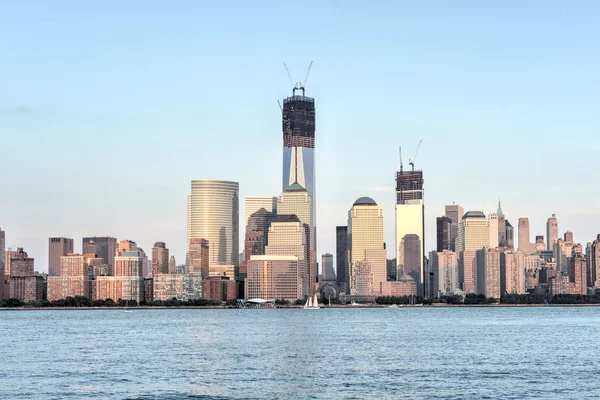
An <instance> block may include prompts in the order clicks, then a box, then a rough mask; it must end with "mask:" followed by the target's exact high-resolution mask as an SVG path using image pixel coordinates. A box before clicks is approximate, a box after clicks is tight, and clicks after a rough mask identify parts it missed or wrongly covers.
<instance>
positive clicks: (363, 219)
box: [348, 197, 387, 296]
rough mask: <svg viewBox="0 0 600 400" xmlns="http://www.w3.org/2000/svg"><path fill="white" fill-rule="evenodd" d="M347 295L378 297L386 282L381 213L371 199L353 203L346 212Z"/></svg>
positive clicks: (367, 198)
mask: <svg viewBox="0 0 600 400" xmlns="http://www.w3.org/2000/svg"><path fill="white" fill-rule="evenodd" d="M348 254H349V259H348V265H349V267H350V268H349V269H350V294H353V295H362V296H378V295H380V294H381V284H382V283H383V282H386V281H387V266H386V262H387V252H386V250H385V244H384V241H383V211H382V210H381V207H379V206H378V205H377V203H375V201H374V200H373V199H371V198H370V197H361V198H359V199H358V200H356V201H355V202H354V204H353V206H352V208H351V209H350V211H348Z"/></svg>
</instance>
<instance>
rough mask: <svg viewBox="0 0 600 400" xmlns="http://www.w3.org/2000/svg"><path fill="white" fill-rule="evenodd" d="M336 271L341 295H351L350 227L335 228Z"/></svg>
mask: <svg viewBox="0 0 600 400" xmlns="http://www.w3.org/2000/svg"><path fill="white" fill-rule="evenodd" d="M335 269H336V278H337V285H338V287H339V288H340V293H346V294H349V293H350V274H349V271H348V227H347V226H336V227H335Z"/></svg>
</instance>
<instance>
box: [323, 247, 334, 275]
mask: <svg viewBox="0 0 600 400" xmlns="http://www.w3.org/2000/svg"><path fill="white" fill-rule="evenodd" d="M321 268H322V272H321V274H322V275H323V280H325V281H335V271H334V270H333V254H330V253H325V254H323V255H321Z"/></svg>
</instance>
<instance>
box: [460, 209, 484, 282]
mask: <svg viewBox="0 0 600 400" xmlns="http://www.w3.org/2000/svg"><path fill="white" fill-rule="evenodd" d="M489 245H490V232H489V225H488V221H487V219H486V217H485V214H484V213H482V212H481V211H469V212H467V213H466V214H464V215H463V218H462V220H461V221H460V225H459V229H458V239H457V248H458V276H459V283H460V285H461V288H462V290H463V291H464V292H465V293H475V282H476V271H475V252H476V251H477V250H480V249H481V248H483V247H489Z"/></svg>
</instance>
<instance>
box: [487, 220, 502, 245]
mask: <svg viewBox="0 0 600 400" xmlns="http://www.w3.org/2000/svg"><path fill="white" fill-rule="evenodd" d="M499 219H500V217H499V216H498V214H490V215H488V226H489V228H490V229H489V231H490V244H489V246H490V247H494V248H495V247H498V246H499V245H500V238H501V236H500V235H499V228H498V226H499V224H500V221H499Z"/></svg>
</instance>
